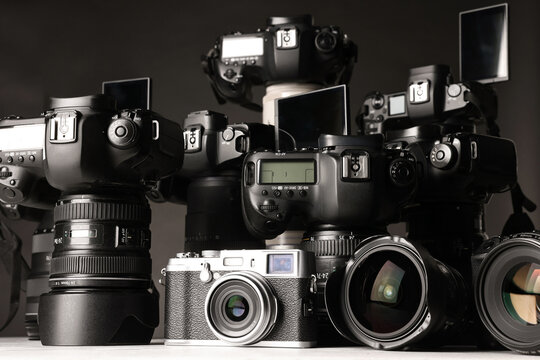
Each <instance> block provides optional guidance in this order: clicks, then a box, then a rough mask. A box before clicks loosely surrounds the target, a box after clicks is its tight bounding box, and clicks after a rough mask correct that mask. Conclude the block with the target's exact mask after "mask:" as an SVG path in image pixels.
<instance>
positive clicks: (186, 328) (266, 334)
mask: <svg viewBox="0 0 540 360" xmlns="http://www.w3.org/2000/svg"><path fill="white" fill-rule="evenodd" d="M164 270H165V269H164ZM314 273H315V264H314V257H313V253H310V252H306V251H302V250H222V251H203V252H202V254H201V255H199V254H196V253H186V254H178V255H177V257H175V258H171V259H170V260H169V263H168V265H167V268H166V273H165V274H166V291H165V293H166V295H165V344H166V345H255V346H271V347H312V346H315V340H316V335H317V334H316V329H317V326H316V325H317V324H316V318H315V316H314V314H313V312H314V308H315V304H314V300H315V297H314V296H315V295H314V292H315V277H314Z"/></svg>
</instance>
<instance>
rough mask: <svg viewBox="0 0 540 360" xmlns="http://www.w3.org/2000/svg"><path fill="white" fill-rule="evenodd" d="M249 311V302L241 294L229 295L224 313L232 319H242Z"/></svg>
mask: <svg viewBox="0 0 540 360" xmlns="http://www.w3.org/2000/svg"><path fill="white" fill-rule="evenodd" d="M248 313H249V303H248V301H247V300H246V299H245V298H244V297H243V296H241V295H233V296H231V297H230V298H229V299H228V300H227V303H226V305H225V314H227V317H228V318H229V319H231V320H232V321H242V320H244V319H245V318H246V317H247V315H248Z"/></svg>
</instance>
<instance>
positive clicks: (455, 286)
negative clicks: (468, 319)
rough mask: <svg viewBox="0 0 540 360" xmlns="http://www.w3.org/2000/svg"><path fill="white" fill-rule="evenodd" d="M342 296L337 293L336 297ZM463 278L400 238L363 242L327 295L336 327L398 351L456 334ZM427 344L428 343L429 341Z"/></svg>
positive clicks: (329, 284)
mask: <svg viewBox="0 0 540 360" xmlns="http://www.w3.org/2000/svg"><path fill="white" fill-rule="evenodd" d="M336 294H338V295H336ZM467 298H468V294H467V291H466V286H465V283H464V281H463V278H462V277H461V276H460V274H459V273H457V272H456V271H455V270H454V269H452V268H450V267H448V266H445V265H444V264H442V263H441V262H439V261H437V260H436V259H434V258H432V257H431V255H429V253H427V252H426V251H425V250H424V249H423V248H422V247H421V246H419V245H413V244H412V243H410V242H408V241H406V240H405V239H403V238H400V237H397V236H378V237H371V238H368V239H366V240H365V241H364V242H362V243H361V244H360V245H359V247H358V250H357V251H356V252H355V253H354V256H353V257H352V258H351V259H350V260H349V261H348V263H347V265H346V267H345V268H344V269H341V270H338V271H336V272H335V273H333V274H332V275H331V276H330V277H329V279H328V281H327V287H326V293H325V301H326V303H327V306H328V307H329V309H330V307H331V308H333V309H335V308H337V307H341V312H338V311H335V310H333V311H329V315H330V319H331V320H332V323H333V324H334V326H336V328H337V330H338V331H339V332H340V333H341V334H342V335H344V336H345V337H347V338H349V339H352V340H354V341H355V342H360V343H364V344H366V345H369V346H371V347H373V348H376V349H396V348H400V347H404V346H407V345H412V344H418V342H419V341H420V340H421V339H425V338H427V337H429V339H430V341H429V342H430V343H431V344H434V343H436V342H437V341H438V339H441V338H444V339H445V340H448V339H447V337H448V336H449V335H450V334H452V332H457V330H458V327H457V326H456V325H457V324H459V323H460V321H462V319H463V317H464V313H465V311H466V308H467V305H466V304H467ZM426 343H427V341H426Z"/></svg>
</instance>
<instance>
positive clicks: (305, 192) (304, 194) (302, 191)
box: [299, 190, 307, 197]
mask: <svg viewBox="0 0 540 360" xmlns="http://www.w3.org/2000/svg"><path fill="white" fill-rule="evenodd" d="M299 194H300V196H301V197H305V196H307V191H306V190H300V192H299Z"/></svg>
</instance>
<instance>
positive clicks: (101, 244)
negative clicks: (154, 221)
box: [39, 192, 159, 345]
mask: <svg viewBox="0 0 540 360" xmlns="http://www.w3.org/2000/svg"><path fill="white" fill-rule="evenodd" d="M54 220H55V237H54V242H55V247H54V251H53V254H52V261H51V273H50V278H49V285H50V287H51V288H52V290H51V292H49V293H48V294H45V295H42V296H41V299H40V305H39V321H40V329H39V330H40V337H41V341H42V343H43V344H45V345H103V344H123V343H132V344H144V343H148V342H149V341H150V340H151V338H152V334H153V331H154V328H155V327H156V326H157V324H158V322H159V316H158V294H157V291H156V290H155V288H154V286H153V283H152V279H151V265H152V263H151V259H150V253H149V249H150V230H149V224H150V207H149V206H148V203H147V201H146V199H145V198H144V194H143V193H139V192H134V194H121V193H116V194H110V193H108V194H101V195H96V194H84V195H66V196H63V197H62V198H61V199H60V200H59V201H58V203H57V204H56V207H55V209H54ZM80 324H86V325H85V326H80Z"/></svg>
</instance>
